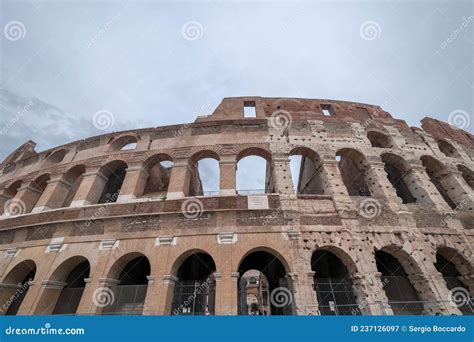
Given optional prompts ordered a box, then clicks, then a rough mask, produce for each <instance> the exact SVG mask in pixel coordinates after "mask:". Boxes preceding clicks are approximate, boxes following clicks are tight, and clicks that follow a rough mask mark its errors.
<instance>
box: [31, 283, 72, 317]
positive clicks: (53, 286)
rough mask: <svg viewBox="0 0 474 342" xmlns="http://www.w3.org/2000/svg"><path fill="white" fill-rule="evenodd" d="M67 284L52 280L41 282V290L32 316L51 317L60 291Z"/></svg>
mask: <svg viewBox="0 0 474 342" xmlns="http://www.w3.org/2000/svg"><path fill="white" fill-rule="evenodd" d="M66 285H67V283H65V282H62V281H54V280H43V282H42V283H41V290H40V293H39V295H38V300H37V301H36V307H34V308H32V312H33V314H34V315H51V314H52V313H53V311H54V308H55V307H56V304H57V302H58V299H59V296H60V294H61V291H62V289H63V288H64V286H66Z"/></svg>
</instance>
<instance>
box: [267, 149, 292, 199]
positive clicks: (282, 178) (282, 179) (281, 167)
mask: <svg viewBox="0 0 474 342" xmlns="http://www.w3.org/2000/svg"><path fill="white" fill-rule="evenodd" d="M272 161H273V181H274V182H275V192H276V193H279V194H285V195H293V194H294V189H293V181H292V177H291V169H290V160H289V159H288V157H287V156H286V155H283V154H273V158H272Z"/></svg>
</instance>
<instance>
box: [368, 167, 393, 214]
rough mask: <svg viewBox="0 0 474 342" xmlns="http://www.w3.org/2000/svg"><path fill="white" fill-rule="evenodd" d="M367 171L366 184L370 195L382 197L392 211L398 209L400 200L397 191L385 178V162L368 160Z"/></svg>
mask: <svg viewBox="0 0 474 342" xmlns="http://www.w3.org/2000/svg"><path fill="white" fill-rule="evenodd" d="M369 165H370V167H369V170H368V171H367V186H368V187H369V191H370V194H371V196H372V197H374V198H379V199H383V200H384V201H385V202H387V204H388V205H389V206H390V207H391V209H393V210H394V211H399V210H400V209H401V208H400V206H401V204H402V200H401V198H399V197H398V195H397V191H396V190H395V188H394V187H393V185H392V183H390V181H389V180H388V178H387V173H386V172H385V164H384V163H382V162H378V161H377V162H370V164H369Z"/></svg>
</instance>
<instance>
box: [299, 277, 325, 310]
mask: <svg viewBox="0 0 474 342" xmlns="http://www.w3.org/2000/svg"><path fill="white" fill-rule="evenodd" d="M315 274H316V272H314V271H311V272H307V273H306V277H304V278H302V280H303V279H304V280H305V281H304V285H303V284H301V285H302V286H300V287H303V291H302V293H301V299H302V301H303V302H304V303H306V304H305V306H306V307H305V310H304V311H302V312H301V314H303V315H310V316H315V315H320V314H321V312H320V311H319V302H318V296H317V295H316V291H315V288H316V284H315V283H314V275H315Z"/></svg>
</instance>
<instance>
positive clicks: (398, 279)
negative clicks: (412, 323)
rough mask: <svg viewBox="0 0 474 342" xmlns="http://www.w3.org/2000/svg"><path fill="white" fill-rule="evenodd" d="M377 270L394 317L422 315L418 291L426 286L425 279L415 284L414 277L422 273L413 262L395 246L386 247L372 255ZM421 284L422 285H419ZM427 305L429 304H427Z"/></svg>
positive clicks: (422, 303)
mask: <svg viewBox="0 0 474 342" xmlns="http://www.w3.org/2000/svg"><path fill="white" fill-rule="evenodd" d="M374 256H375V261H376V266H377V270H378V271H379V272H380V273H381V282H382V286H383V288H384V291H385V294H386V296H387V299H388V304H389V305H390V307H391V308H392V311H393V313H394V314H395V315H422V314H423V313H424V310H425V304H426V303H424V300H423V299H424V298H423V297H422V292H423V291H420V287H421V290H422V288H423V287H425V286H427V281H428V280H427V279H423V281H421V282H418V283H416V284H417V285H418V288H416V287H415V279H414V278H415V277H419V276H422V271H421V269H420V268H419V267H418V265H417V264H416V262H415V260H413V258H412V257H411V256H410V255H409V254H408V253H406V252H405V251H403V250H402V249H401V248H399V247H396V246H386V247H383V248H382V249H379V250H376V251H375V253H374ZM421 283H422V284H421ZM428 305H429V303H428Z"/></svg>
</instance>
